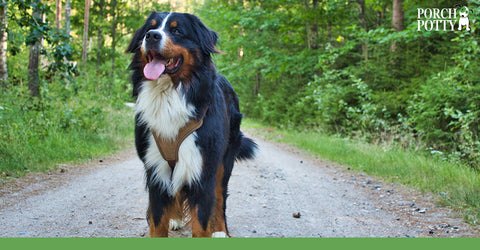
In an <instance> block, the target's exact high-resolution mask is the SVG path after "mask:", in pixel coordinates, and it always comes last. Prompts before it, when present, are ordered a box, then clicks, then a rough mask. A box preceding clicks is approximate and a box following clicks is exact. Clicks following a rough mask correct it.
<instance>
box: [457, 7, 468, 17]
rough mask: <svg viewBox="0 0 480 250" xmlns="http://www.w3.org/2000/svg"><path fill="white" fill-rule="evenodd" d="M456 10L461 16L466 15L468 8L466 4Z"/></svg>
mask: <svg viewBox="0 0 480 250" xmlns="http://www.w3.org/2000/svg"><path fill="white" fill-rule="evenodd" d="M458 12H459V13H460V16H461V17H463V18H465V17H468V8H467V7H466V6H463V7H462V8H461V9H460V10H459V11H458Z"/></svg>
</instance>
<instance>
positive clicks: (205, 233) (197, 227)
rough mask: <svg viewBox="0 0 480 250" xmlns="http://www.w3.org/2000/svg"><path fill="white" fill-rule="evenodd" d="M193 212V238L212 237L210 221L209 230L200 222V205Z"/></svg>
mask: <svg viewBox="0 0 480 250" xmlns="http://www.w3.org/2000/svg"><path fill="white" fill-rule="evenodd" d="M190 211H191V224H192V237H203V238H207V237H208V238H209V237H212V230H211V226H210V221H209V222H208V225H207V229H203V227H202V224H200V221H199V220H198V205H197V206H195V208H194V209H192V210H190Z"/></svg>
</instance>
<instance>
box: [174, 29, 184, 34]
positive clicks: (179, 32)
mask: <svg viewBox="0 0 480 250" xmlns="http://www.w3.org/2000/svg"><path fill="white" fill-rule="evenodd" d="M172 33H173V34H182V32H181V31H180V30H179V29H173V30H172Z"/></svg>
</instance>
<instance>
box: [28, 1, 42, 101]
mask: <svg viewBox="0 0 480 250" xmlns="http://www.w3.org/2000/svg"><path fill="white" fill-rule="evenodd" d="M42 15H43V14H42V10H41V5H40V4H36V5H34V6H33V12H32V17H33V19H34V21H35V22H37V23H40V22H42ZM39 34H41V33H39ZM34 39H35V42H34V43H33V44H32V45H30V55H29V58H28V89H29V90H30V96H31V97H40V76H39V73H38V66H39V61H40V49H41V44H42V42H41V40H42V38H41V35H40V37H35V38H34Z"/></svg>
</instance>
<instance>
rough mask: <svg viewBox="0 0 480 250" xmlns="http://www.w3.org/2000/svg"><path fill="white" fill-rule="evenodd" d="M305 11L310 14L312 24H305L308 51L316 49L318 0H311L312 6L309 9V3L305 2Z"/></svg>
mask: <svg viewBox="0 0 480 250" xmlns="http://www.w3.org/2000/svg"><path fill="white" fill-rule="evenodd" d="M304 4H305V9H306V10H307V12H309V13H312V15H310V16H311V17H312V19H313V20H312V22H311V23H310V22H307V23H306V28H307V47H308V48H309V49H317V48H318V19H317V13H316V11H317V6H318V0H312V6H311V8H310V1H305V2H304Z"/></svg>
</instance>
